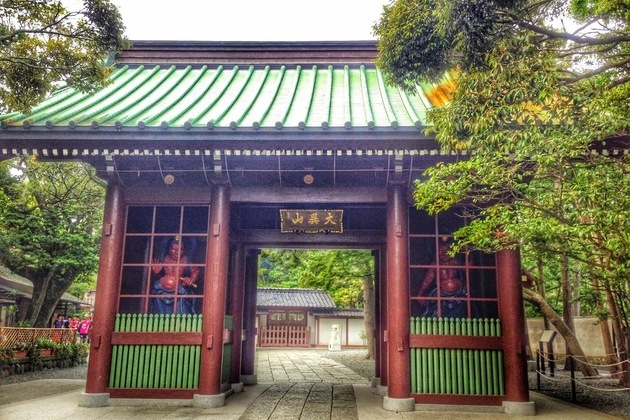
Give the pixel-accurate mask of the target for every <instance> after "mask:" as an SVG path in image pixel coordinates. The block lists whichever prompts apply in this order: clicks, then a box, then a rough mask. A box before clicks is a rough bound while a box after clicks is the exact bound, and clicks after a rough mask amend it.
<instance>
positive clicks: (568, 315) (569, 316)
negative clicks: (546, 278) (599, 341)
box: [545, 255, 575, 369]
mask: <svg viewBox="0 0 630 420" xmlns="http://www.w3.org/2000/svg"><path fill="white" fill-rule="evenodd" d="M560 287H562V319H563V320H564V323H565V324H566V325H567V327H568V328H569V330H571V333H573V334H575V324H574V322H573V312H572V311H571V309H573V305H572V304H571V301H572V299H573V287H572V285H571V279H570V278H569V257H567V256H566V255H563V256H562V258H561V260H560ZM545 302H546V301H545ZM565 343H566V349H565V350H566V353H567V354H569V353H570V352H571V351H570V350H569V342H568V341H566V342H565ZM565 369H568V366H565Z"/></svg>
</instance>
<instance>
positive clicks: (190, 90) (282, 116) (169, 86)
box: [0, 63, 451, 130]
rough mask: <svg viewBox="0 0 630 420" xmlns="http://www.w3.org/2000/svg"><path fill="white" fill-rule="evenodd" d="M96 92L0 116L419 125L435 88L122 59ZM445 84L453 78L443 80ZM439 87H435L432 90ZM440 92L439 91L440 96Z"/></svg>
mask: <svg viewBox="0 0 630 420" xmlns="http://www.w3.org/2000/svg"><path fill="white" fill-rule="evenodd" d="M112 79H113V82H112V83H111V84H110V85H109V86H107V87H106V88H104V89H102V90H100V91H97V92H95V93H91V94H86V93H81V92H79V91H76V90H74V89H71V88H63V89H60V90H59V91H57V92H55V93H54V94H52V95H51V96H50V97H49V98H48V99H46V100H45V101H44V102H42V103H41V104H40V105H39V106H37V107H36V108H34V109H33V111H32V113H31V114H30V115H23V114H20V113H14V114H9V115H4V116H0V124H2V126H3V127H5V128H9V127H12V126H20V127H22V126H25V127H37V126H41V127H49V128H53V127H58V126H59V127H70V128H74V127H82V126H86V127H90V126H91V127H95V128H98V127H117V128H122V127H137V128H139V129H142V128H145V127H161V128H163V129H167V128H186V129H190V128H196V127H201V128H206V129H207V128H209V129H214V128H230V129H240V128H248V129H255V130H256V129H266V128H273V129H282V128H285V127H286V128H298V129H305V128H318V129H327V128H333V127H340V128H346V129H351V128H357V127H361V128H368V129H372V128H378V127H390V128H391V127H393V128H397V127H417V128H419V127H422V126H425V125H426V111H427V109H429V108H430V107H431V106H432V103H433V105H436V102H438V104H439V102H440V101H442V99H441V98H440V89H439V88H436V87H435V86H432V85H428V84H427V85H423V86H418V88H417V89H416V91H415V92H411V93H405V92H403V91H402V90H400V89H398V88H394V87H391V86H386V84H385V82H384V80H383V76H382V74H381V72H380V71H379V70H378V69H376V68H375V67H374V65H373V64H372V63H365V64H360V63H350V64H343V63H333V64H330V65H321V64H318V65H315V64H313V65H311V64H307V65H304V66H302V65H297V64H286V65H279V64H276V65H262V64H256V65H220V64H209V65H203V66H201V65H195V66H192V65H188V66H185V65H157V64H156V65H153V64H151V65H146V66H145V65H134V64H131V65H124V66H121V67H119V68H117V69H116V70H115V72H114V73H113V75H112ZM445 83H446V84H449V83H451V80H450V79H449V78H448V77H447V78H445ZM436 92H437V93H436ZM442 96H443V94H442Z"/></svg>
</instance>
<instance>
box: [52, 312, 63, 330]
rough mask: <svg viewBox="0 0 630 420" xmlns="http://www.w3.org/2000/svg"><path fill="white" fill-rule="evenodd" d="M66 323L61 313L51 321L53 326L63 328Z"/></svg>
mask: <svg viewBox="0 0 630 420" xmlns="http://www.w3.org/2000/svg"><path fill="white" fill-rule="evenodd" d="M65 324H66V321H65V320H64V319H63V315H62V314H59V315H57V319H56V320H55V322H53V328H63V327H64V325H65Z"/></svg>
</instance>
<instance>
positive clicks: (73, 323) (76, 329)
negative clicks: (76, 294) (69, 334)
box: [70, 315, 80, 343]
mask: <svg viewBox="0 0 630 420" xmlns="http://www.w3.org/2000/svg"><path fill="white" fill-rule="evenodd" d="M70 329H72V331H74V342H75V343H78V342H80V337H79V315H75V316H73V317H72V320H71V321H70Z"/></svg>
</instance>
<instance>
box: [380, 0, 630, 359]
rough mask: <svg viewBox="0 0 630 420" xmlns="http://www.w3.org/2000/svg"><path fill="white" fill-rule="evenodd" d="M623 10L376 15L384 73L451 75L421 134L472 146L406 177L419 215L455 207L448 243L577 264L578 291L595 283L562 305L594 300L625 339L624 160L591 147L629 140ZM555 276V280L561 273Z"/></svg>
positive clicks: (474, 7)
mask: <svg viewBox="0 0 630 420" xmlns="http://www.w3.org/2000/svg"><path fill="white" fill-rule="evenodd" d="M405 10H413V11H414V12H413V13H407V12H406V11H405ZM569 18H572V19H574V21H575V22H576V23H575V24H574V25H573V28H572V29H568V28H569V27H568V22H569ZM629 21H630V5H628V2H626V1H621V0H620V1H615V0H611V1H598V0H573V1H570V2H565V1H559V0H557V1H556V0H543V1H528V0H517V1H509V2H508V1H499V0H495V1H484V0H456V1H447V0H415V1H414V0H398V1H397V2H395V3H393V4H392V5H390V6H387V7H385V8H384V12H383V16H382V18H381V21H380V22H379V23H378V24H377V25H375V27H374V30H375V34H376V35H377V36H378V37H379V40H378V44H379V59H378V65H379V66H380V67H381V68H382V69H383V71H384V73H385V76H386V79H387V80H388V81H389V82H390V83H396V84H399V85H401V86H406V87H409V86H411V85H413V84H415V83H417V82H418V81H420V80H424V79H430V80H434V81H437V80H439V78H440V77H441V76H442V75H443V73H444V72H445V71H451V72H453V73H454V74H455V75H456V82H457V89H456V90H455V91H454V92H453V94H452V97H451V99H450V101H449V103H448V104H446V106H443V107H440V108H435V109H433V110H431V111H430V112H429V114H428V119H429V123H430V124H431V128H430V132H431V133H434V134H435V137H436V139H437V140H438V141H439V143H440V144H441V145H442V147H443V148H445V149H447V150H451V151H455V152H462V151H466V152H468V155H469V156H470V155H472V156H471V157H470V158H467V159H464V160H459V161H457V162H451V163H443V164H439V165H437V166H436V167H434V168H431V169H429V170H428V171H427V172H426V174H425V175H426V178H425V179H423V180H422V182H417V183H416V191H415V194H414V197H415V200H416V203H417V205H418V206H419V207H422V208H425V209H427V210H428V211H430V212H431V213H434V212H439V211H443V210H446V209H448V208H451V207H453V206H459V207H460V208H461V209H462V213H463V214H465V215H466V216H468V217H470V219H471V223H470V224H469V225H468V226H466V227H465V228H463V229H460V230H459V231H458V232H456V235H455V236H456V239H457V250H462V249H482V250H485V251H494V250H498V249H501V248H506V247H508V248H510V247H515V246H520V247H521V248H522V250H523V252H524V253H525V254H527V255H525V258H524V261H525V262H526V264H527V261H532V262H534V261H553V263H554V264H559V266H560V267H564V270H562V269H561V272H564V273H568V272H569V271H568V269H567V268H566V267H573V269H576V267H577V269H578V270H579V272H580V273H581V279H583V280H584V285H583V289H584V290H585V291H587V290H589V288H590V290H591V291H593V290H595V293H583V294H580V297H577V296H576V295H572V296H566V295H565V296H564V298H563V300H564V301H563V302H562V304H563V305H564V306H567V305H570V304H571V301H572V300H574V299H576V298H578V299H579V298H584V299H587V298H588V299H591V300H592V301H593V300H597V299H600V300H601V299H604V300H605V301H606V303H608V306H609V308H608V309H609V313H610V314H611V316H612V317H613V321H614V322H615V323H616V324H617V325H618V328H617V329H616V332H617V334H618V338H619V339H620V341H621V344H623V345H627V341H626V340H625V339H624V336H626V337H628V333H629V332H630V330H629V328H630V323H629V320H630V312H629V309H630V308H628V303H627V302H628V301H630V299H629V297H630V287H629V283H628V278H630V264H629V263H628V262H629V261H630V258H629V257H630V252H629V250H630V233H629V232H630V230H629V229H630V213H629V212H630V198H629V197H630V177H628V160H629V158H628V155H627V154H624V153H623V152H621V153H619V154H618V155H615V154H611V155H606V154H605V153H603V150H604V149H607V148H614V147H615V144H616V142H620V143H622V144H624V146H623V147H626V148H627V147H628V146H627V136H628V133H630V119H628V115H630V42H629V41H630V32H629V29H628V23H629ZM427 45H428V46H429V47H430V48H429V49H428V50H423V48H424V47H425V46H427ZM427 55H431V56H432V57H433V59H432V60H431V59H428V58H427V57H426V56H427ZM565 259H566V260H565ZM563 261H565V262H566V263H564V262H563ZM562 264H564V265H562ZM526 268H529V270H528V272H529V273H530V274H531V273H532V272H535V270H534V269H535V268H536V267H535V265H532V266H530V267H526ZM558 278H560V279H564V284H563V285H564V287H565V289H566V288H567V285H568V283H567V279H568V277H567V276H566V275H565V276H564V277H563V276H558ZM539 280H540V281H542V279H539ZM528 296H530V295H529V294H528ZM530 298H531V300H532V302H535V303H540V301H539V300H538V299H537V298H534V296H530ZM596 306H597V305H593V307H596ZM550 308H551V307H550V306H549V305H547V306H546V307H545V308H544V309H545V310H547V309H550ZM600 308H601V306H600ZM541 309H543V308H541ZM599 312H600V315H602V316H603V317H605V316H606V314H604V313H603V311H601V310H600V311H599ZM569 321H570V320H569ZM624 330H625V331H624ZM567 341H569V340H567ZM573 345H574V346H577V345H578V344H577V343H573ZM572 350H573V352H574V354H575V353H579V349H576V348H573V349H572ZM626 354H627V353H626Z"/></svg>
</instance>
